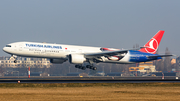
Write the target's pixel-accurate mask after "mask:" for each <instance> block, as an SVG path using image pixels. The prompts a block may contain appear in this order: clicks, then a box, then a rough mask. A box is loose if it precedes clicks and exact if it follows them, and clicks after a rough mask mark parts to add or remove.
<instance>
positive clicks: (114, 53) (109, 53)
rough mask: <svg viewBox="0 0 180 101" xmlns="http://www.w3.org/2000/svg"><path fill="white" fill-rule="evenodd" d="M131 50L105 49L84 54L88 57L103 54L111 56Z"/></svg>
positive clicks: (96, 56)
mask: <svg viewBox="0 0 180 101" xmlns="http://www.w3.org/2000/svg"><path fill="white" fill-rule="evenodd" d="M128 51H129V50H119V51H103V52H98V53H87V54H84V56H85V57H86V58H98V57H101V56H105V57H109V56H115V55H118V54H124V53H127V52H128Z"/></svg>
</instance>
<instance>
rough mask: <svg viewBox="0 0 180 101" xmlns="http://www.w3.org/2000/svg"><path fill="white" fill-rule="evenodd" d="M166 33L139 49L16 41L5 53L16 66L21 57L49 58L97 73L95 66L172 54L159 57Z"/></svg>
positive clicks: (160, 33) (132, 61)
mask: <svg viewBox="0 0 180 101" xmlns="http://www.w3.org/2000/svg"><path fill="white" fill-rule="evenodd" d="M164 32H165V31H163V30H159V31H158V32H157V33H156V34H155V35H154V36H153V37H152V38H151V39H150V40H149V41H148V42H147V43H146V44H145V45H144V46H143V47H140V48H139V49H114V48H103V47H89V46H76V45H65V44H51V43H40V42H14V43H10V44H7V45H6V46H5V47H4V48H3V51H4V52H6V53H8V54H11V57H12V58H13V59H14V62H15V63H16V62H17V60H16V58H17V56H22V57H34V58H48V59H50V62H51V63H59V64H61V63H63V62H65V61H68V60H69V62H70V63H71V64H75V67H76V68H79V69H82V70H85V69H86V68H89V69H92V70H96V69H97V67H95V66H94V64H95V63H117V64H132V63H139V62H147V61H152V60H157V59H162V57H167V56H172V55H158V54H156V51H157V49H158V47H159V44H160V41H161V39H162V37H163V34H164Z"/></svg>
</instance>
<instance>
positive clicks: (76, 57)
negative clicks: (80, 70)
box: [69, 54, 86, 64]
mask: <svg viewBox="0 0 180 101" xmlns="http://www.w3.org/2000/svg"><path fill="white" fill-rule="evenodd" d="M84 61H86V58H84V55H81V54H70V55H69V62H70V63H72V64H83V62H84Z"/></svg>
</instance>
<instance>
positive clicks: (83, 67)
mask: <svg viewBox="0 0 180 101" xmlns="http://www.w3.org/2000/svg"><path fill="white" fill-rule="evenodd" d="M75 67H76V68H79V69H82V70H85V69H86V68H89V69H92V70H96V69H97V68H96V67H94V66H91V65H86V66H82V65H75Z"/></svg>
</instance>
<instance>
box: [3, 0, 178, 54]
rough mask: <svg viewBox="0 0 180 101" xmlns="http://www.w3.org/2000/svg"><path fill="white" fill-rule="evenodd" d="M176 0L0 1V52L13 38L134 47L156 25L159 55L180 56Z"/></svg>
mask: <svg viewBox="0 0 180 101" xmlns="http://www.w3.org/2000/svg"><path fill="white" fill-rule="evenodd" d="M179 4H180V0H1V1H0V56H10V55H8V54H7V53H5V52H3V50H2V48H3V47H4V46H5V45H6V44H8V43H12V42H18V41H32V42H47V43H57V44H58V43H59V44H70V45H82V46H97V47H108V48H119V49H122V48H124V49H132V47H133V45H135V44H139V46H143V45H144V44H145V43H147V42H148V41H149V40H150V38H152V37H153V36H154V35H155V34H156V33H157V32H158V31H159V30H164V31H165V33H164V36H163V39H162V41H161V44H160V46H159V51H158V53H159V54H164V53H165V49H166V48H168V49H169V51H170V52H171V54H175V55H177V56H179V55H180V45H179V43H180V40H179V39H180V33H179V32H180V6H179Z"/></svg>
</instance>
